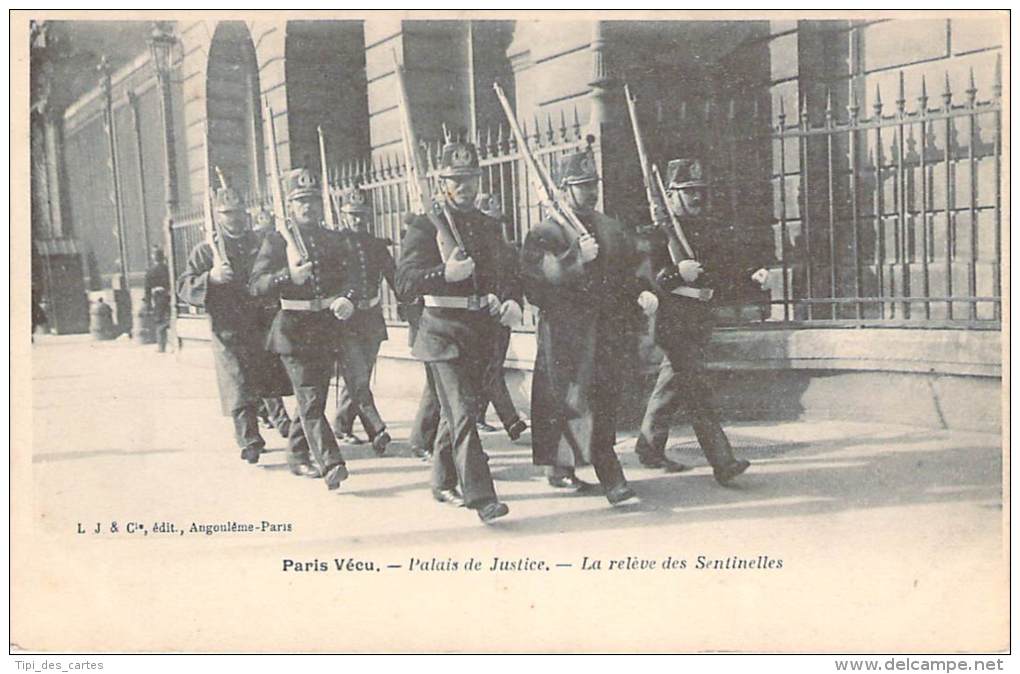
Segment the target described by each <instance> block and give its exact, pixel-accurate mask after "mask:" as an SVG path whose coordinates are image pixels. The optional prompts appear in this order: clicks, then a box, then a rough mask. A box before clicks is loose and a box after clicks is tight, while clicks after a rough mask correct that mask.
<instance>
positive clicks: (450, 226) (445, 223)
mask: <svg viewBox="0 0 1020 674" xmlns="http://www.w3.org/2000/svg"><path fill="white" fill-rule="evenodd" d="M392 53H393V68H394V73H395V75H396V77H397V107H398V108H399V110H400V128H401V132H402V133H401V135H402V138H403V145H404V159H405V161H406V163H407V173H408V176H409V177H410V180H409V181H408V186H407V197H408V201H409V202H410V205H411V208H412V210H415V211H417V213H418V214H419V215H425V216H427V217H428V219H429V221H431V222H432V225H433V226H434V227H435V228H436V232H437V234H438V235H439V236H438V239H439V241H438V243H439V255H440V257H441V258H442V259H443V261H444V262H445V261H446V260H447V259H448V258H449V256H450V255H452V254H454V253H455V252H456V251H457V249H460V251H461V254H462V255H464V256H465V257H466V256H467V248H466V247H465V246H464V240H463V239H462V238H461V236H460V232H458V231H457V226H456V225H454V223H453V218H450V217H449V214H446V216H447V217H445V218H439V217H437V216H436V213H435V211H434V210H433V208H432V205H431V204H430V203H429V201H428V195H429V194H431V193H432V191H431V189H430V188H429V181H428V177H427V176H426V175H425V171H424V169H423V168H422V167H423V166H424V163H423V162H422V160H421V156H420V154H419V152H420V151H419V148H418V139H417V137H416V136H415V133H414V126H413V125H412V123H411V109H410V106H409V105H408V102H407V85H406V84H405V83H404V68H403V67H402V66H401V65H400V63H399V62H398V61H397V53H396V52H395V51H394V52H392Z"/></svg>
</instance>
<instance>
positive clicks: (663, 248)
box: [635, 159, 768, 484]
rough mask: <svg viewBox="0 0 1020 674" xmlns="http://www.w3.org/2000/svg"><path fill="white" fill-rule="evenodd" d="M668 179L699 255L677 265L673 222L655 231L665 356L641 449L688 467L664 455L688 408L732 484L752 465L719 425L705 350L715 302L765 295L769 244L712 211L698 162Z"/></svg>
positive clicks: (654, 463)
mask: <svg viewBox="0 0 1020 674" xmlns="http://www.w3.org/2000/svg"><path fill="white" fill-rule="evenodd" d="M666 176H667V180H668V187H667V200H668V204H667V206H668V208H669V209H670V210H671V211H672V212H673V213H674V214H675V215H676V216H677V219H678V221H679V222H680V224H681V226H682V228H683V232H684V234H685V236H686V237H687V239H688V241H689V243H690V244H691V247H692V248H693V249H694V253H695V255H696V256H697V260H692V259H685V260H681V261H680V262H679V263H676V264H674V263H673V260H672V258H671V257H670V254H669V248H668V245H669V238H670V237H675V236H676V235H675V233H674V232H673V231H672V224H667V225H664V226H663V229H660V230H656V231H654V232H652V233H651V235H650V236H649V247H650V251H651V262H652V269H653V271H655V272H656V280H657V285H658V286H659V296H660V304H659V312H658V315H657V316H656V324H655V343H656V344H657V345H658V346H659V347H660V348H661V349H662V350H663V352H664V353H665V358H663V359H662V365H661V366H660V370H659V377H658V380H657V381H656V383H655V388H654V390H653V392H652V395H651V397H650V398H649V400H648V407H647V408H646V410H645V416H644V421H643V422H642V424H641V434H640V436H639V437H638V441H637V445H636V447H635V450H636V452H637V454H638V457H639V458H640V460H641V463H642V464H644V465H645V466H648V467H651V468H662V469H664V470H665V471H666V472H679V471H682V470H685V469H686V466H684V465H683V464H680V463H677V462H676V461H673V460H672V459H669V458H667V457H666V455H665V448H666V441H667V440H668V438H669V424H670V420H671V418H672V416H673V413H674V412H675V411H676V410H677V409H678V408H680V407H683V408H684V409H686V411H687V412H688V414H689V416H690V420H691V425H692V426H693V427H694V433H695V435H696V436H697V438H698V442H699V443H700V444H701V448H702V450H703V451H704V453H705V457H706V458H707V459H708V462H709V464H711V466H712V470H713V473H714V475H715V479H716V480H717V481H718V482H719V483H720V484H726V483H727V482H729V481H730V480H732V479H733V478H734V477H736V476H737V475H740V474H741V473H743V472H744V471H745V470H747V468H748V467H749V466H750V465H751V464H750V463H749V462H748V461H746V460H744V459H737V458H735V457H734V456H733V449H732V447H731V446H730V442H729V440H728V439H727V437H726V434H725V433H724V432H723V429H722V426H720V424H719V415H718V413H717V411H716V408H715V405H714V404H713V402H712V389H711V387H710V386H709V384H708V382H707V381H706V380H705V376H704V372H703V362H704V348H705V345H706V344H707V343H708V340H709V339H710V338H711V335H712V327H713V322H714V321H713V313H712V309H713V305H714V304H715V303H716V302H726V301H728V300H739V299H740V298H742V297H743V298H746V297H748V296H749V295H753V294H754V293H755V291H758V292H760V287H761V286H763V285H764V284H765V282H766V281H767V279H768V271H767V270H766V269H765V263H766V262H767V253H766V251H767V247H766V245H765V244H764V243H763V242H757V241H750V240H748V235H749V232H748V230H746V229H745V230H741V229H738V228H736V227H733V226H726V225H724V224H723V223H722V222H719V221H718V220H715V219H713V218H711V217H709V216H708V215H707V213H706V210H707V204H706V193H705V192H706V183H705V181H704V180H703V177H702V169H701V164H700V163H699V162H698V161H696V160H691V159H675V160H673V161H671V162H669V165H668V167H667V169H666ZM675 249H678V248H676V247H675Z"/></svg>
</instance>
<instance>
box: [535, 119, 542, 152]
mask: <svg viewBox="0 0 1020 674" xmlns="http://www.w3.org/2000/svg"><path fill="white" fill-rule="evenodd" d="M535 147H542V125H541V123H539V121H538V113H537V112H536V113H535Z"/></svg>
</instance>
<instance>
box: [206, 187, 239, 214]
mask: <svg viewBox="0 0 1020 674" xmlns="http://www.w3.org/2000/svg"><path fill="white" fill-rule="evenodd" d="M213 204H214V205H215V207H216V210H217V211H219V212H220V213H227V212H229V211H239V210H241V209H242V208H244V205H243V204H242V203H241V197H239V196H238V195H237V190H235V189H234V188H232V187H221V188H220V189H218V190H216V195H215V197H213Z"/></svg>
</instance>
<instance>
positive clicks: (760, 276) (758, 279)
mask: <svg viewBox="0 0 1020 674" xmlns="http://www.w3.org/2000/svg"><path fill="white" fill-rule="evenodd" d="M751 280H752V281H754V282H755V283H757V284H758V285H760V286H761V287H762V288H764V287H765V284H766V283H768V281H769V270H768V269H766V268H765V267H762V268H761V269H759V270H758V271H756V272H754V273H753V274H751Z"/></svg>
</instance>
